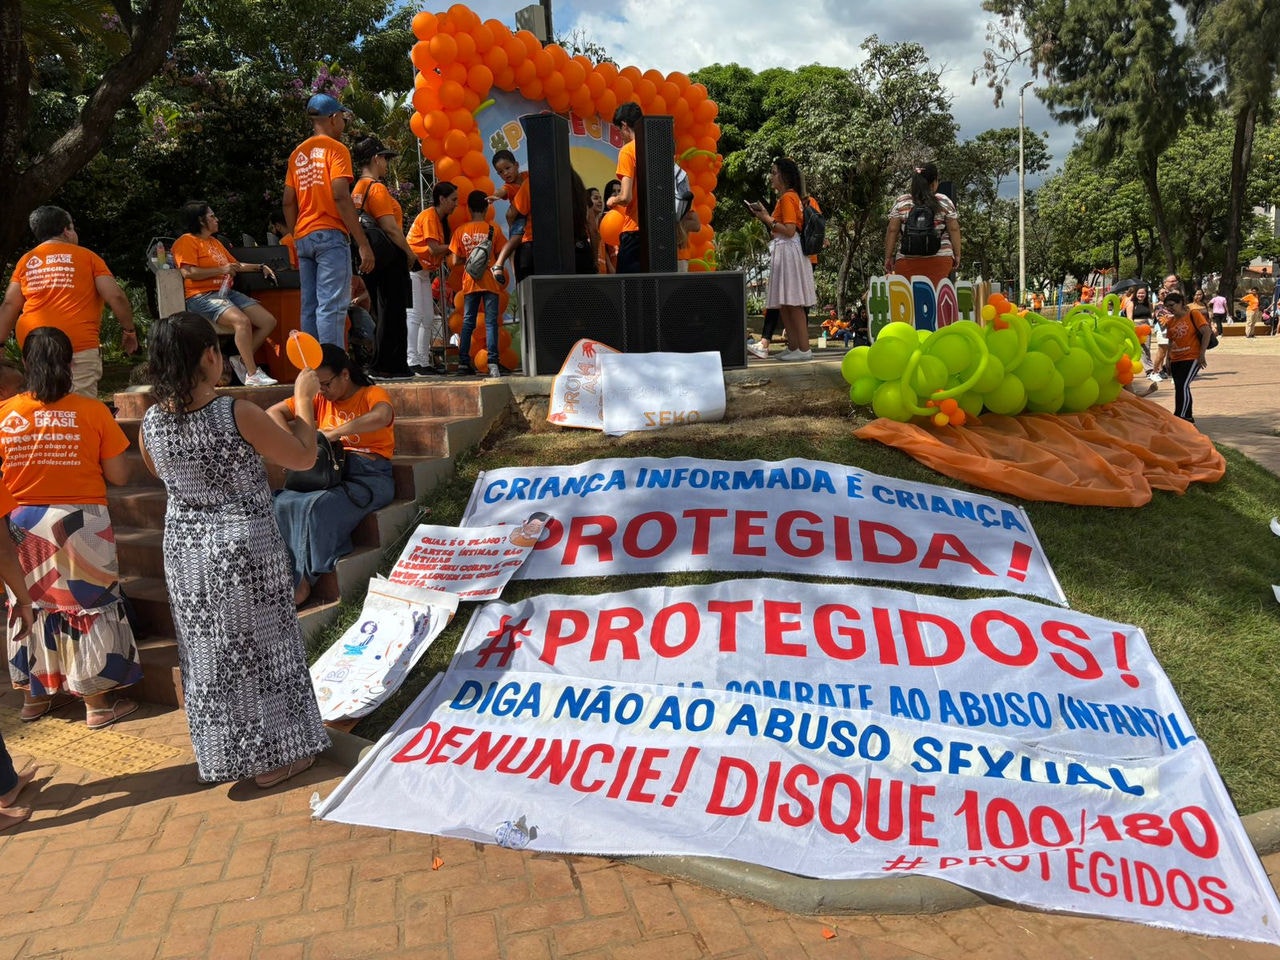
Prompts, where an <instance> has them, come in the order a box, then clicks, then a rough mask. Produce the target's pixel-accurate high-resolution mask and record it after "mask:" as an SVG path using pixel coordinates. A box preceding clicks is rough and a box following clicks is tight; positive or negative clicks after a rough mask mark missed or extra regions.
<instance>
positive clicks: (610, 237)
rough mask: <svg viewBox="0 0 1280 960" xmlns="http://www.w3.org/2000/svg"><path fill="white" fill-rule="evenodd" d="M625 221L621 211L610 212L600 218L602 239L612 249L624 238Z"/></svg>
mask: <svg viewBox="0 0 1280 960" xmlns="http://www.w3.org/2000/svg"><path fill="white" fill-rule="evenodd" d="M623 219H624V217H623V216H622V211H620V210H610V211H609V212H607V213H606V214H605V215H604V216H603V217H601V218H600V237H601V239H603V240H604V242H605V243H607V244H608V245H609V246H611V247H616V246H617V245H618V240H619V238H620V237H621V236H622V221H623Z"/></svg>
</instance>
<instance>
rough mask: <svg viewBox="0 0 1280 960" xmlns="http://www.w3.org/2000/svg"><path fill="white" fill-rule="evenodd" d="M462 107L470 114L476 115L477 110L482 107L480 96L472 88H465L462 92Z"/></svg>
mask: <svg viewBox="0 0 1280 960" xmlns="http://www.w3.org/2000/svg"><path fill="white" fill-rule="evenodd" d="M462 106H463V109H465V110H466V111H467V112H468V113H471V114H474V113H475V112H476V108H477V107H479V106H480V94H478V93H476V92H475V91H474V90H472V89H471V88H470V87H464V88H463V90H462Z"/></svg>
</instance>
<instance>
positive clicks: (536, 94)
mask: <svg viewBox="0 0 1280 960" xmlns="http://www.w3.org/2000/svg"><path fill="white" fill-rule="evenodd" d="M520 92H521V93H522V94H524V97H525V99H526V100H541V99H542V81H541V80H539V79H538V78H537V77H534V78H533V79H532V80H530V81H529V82H528V83H522V84H521V85H520Z"/></svg>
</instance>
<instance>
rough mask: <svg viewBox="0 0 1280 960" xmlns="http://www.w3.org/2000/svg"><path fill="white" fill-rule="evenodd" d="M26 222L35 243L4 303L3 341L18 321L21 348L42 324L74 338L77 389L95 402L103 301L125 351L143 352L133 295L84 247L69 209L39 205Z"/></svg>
mask: <svg viewBox="0 0 1280 960" xmlns="http://www.w3.org/2000/svg"><path fill="white" fill-rule="evenodd" d="M27 222H28V224H29V225H30V227H31V232H32V233H33V234H35V238H36V246H35V248H34V249H32V250H28V251H27V252H26V253H24V254H23V255H22V256H21V257H20V258H19V259H18V267H17V269H16V270H14V271H13V279H12V280H11V281H10V283H9V289H8V290H7V291H6V293H5V296H4V302H3V303H0V342H3V341H5V340H8V339H9V334H10V333H12V332H13V328H14V323H15V321H16V322H17V327H18V346H19V347H21V346H22V345H23V344H24V343H25V342H26V340H27V334H28V333H30V332H31V331H32V330H34V329H36V328H37V327H57V328H58V329H59V330H61V331H62V332H63V333H65V334H66V335H67V336H68V337H70V338H71V349H72V351H73V352H72V355H71V389H72V391H73V392H75V393H78V394H80V395H82V396H85V397H93V398H94V399H95V400H96V399H97V397H98V381H99V380H100V379H101V378H102V355H101V353H100V352H99V350H98V337H99V335H100V334H101V329H102V305H103V303H104V302H105V303H106V304H107V305H108V306H110V307H111V312H112V313H114V314H115V315H116V319H117V320H119V321H120V328H121V330H123V331H124V335H123V337H122V338H121V340H120V346H121V348H122V349H123V350H124V352H125V353H136V352H137V351H138V331H137V328H136V327H134V325H133V309H132V307H130V306H129V298H128V297H126V296H125V295H124V291H123V290H121V289H120V285H119V284H118V283H116V280H115V277H113V276H112V275H111V271H110V270H108V269H107V265H106V264H105V263H103V261H102V258H101V257H100V256H98V255H97V254H96V253H94V252H93V251H92V250H89V249H87V248H85V247H82V246H80V236H79V234H77V233H76V227H75V224H74V223H73V222H72V220H71V214H69V213H67V211H65V210H63V209H62V208H61V207H52V206H44V207H37V208H36V209H35V210H34V211H32V214H31V217H30V218H29V219H28V221H27Z"/></svg>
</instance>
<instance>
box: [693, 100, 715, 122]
mask: <svg viewBox="0 0 1280 960" xmlns="http://www.w3.org/2000/svg"><path fill="white" fill-rule="evenodd" d="M719 112H720V108H719V107H717V106H716V104H715V101H714V100H703V101H702V102H701V103H700V104H698V108H697V109H696V110H694V111H693V118H694V119H695V120H697V121H698V123H710V122H711V121H712V120H714V119H715V118H716V114H717V113H719Z"/></svg>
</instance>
